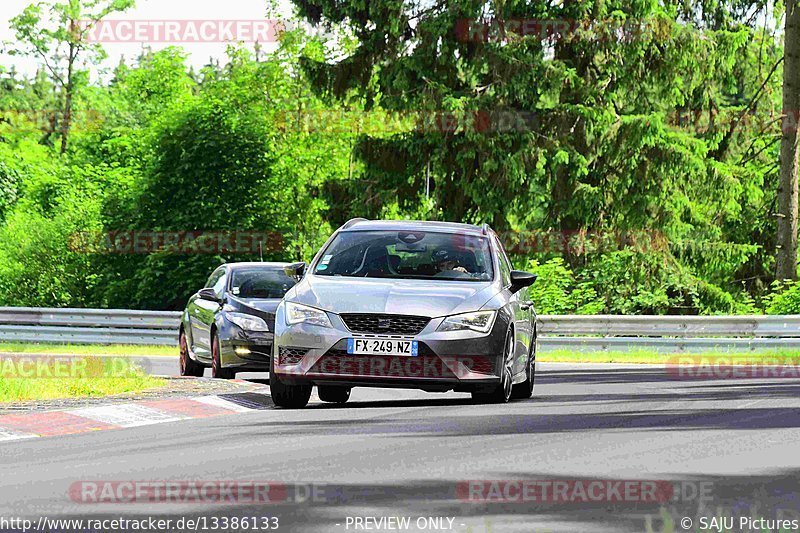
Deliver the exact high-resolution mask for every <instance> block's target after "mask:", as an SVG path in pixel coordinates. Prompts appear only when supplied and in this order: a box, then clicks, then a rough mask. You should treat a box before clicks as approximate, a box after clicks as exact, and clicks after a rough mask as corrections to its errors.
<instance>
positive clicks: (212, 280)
mask: <svg viewBox="0 0 800 533" xmlns="http://www.w3.org/2000/svg"><path fill="white" fill-rule="evenodd" d="M223 274H225V269H222V268H221V269H219V270H215V271H214V272H213V273H212V274H211V275H210V276H209V277H208V281H206V284H205V286H204V287H203V288H204V289H210V288H212V287H214V286H216V284H217V282H218V281H219V278H221V277H222V275H223ZM215 290H216V289H215Z"/></svg>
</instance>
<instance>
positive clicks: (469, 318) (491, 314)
mask: <svg viewBox="0 0 800 533" xmlns="http://www.w3.org/2000/svg"><path fill="white" fill-rule="evenodd" d="M496 316H497V311H475V312H474V313H464V314H461V315H453V316H448V317H447V318H445V319H444V321H443V322H442V324H441V325H440V326H439V328H438V329H437V331H463V330H472V331H477V332H479V333H489V331H490V330H491V329H492V326H493V325H494V319H495V317H496Z"/></svg>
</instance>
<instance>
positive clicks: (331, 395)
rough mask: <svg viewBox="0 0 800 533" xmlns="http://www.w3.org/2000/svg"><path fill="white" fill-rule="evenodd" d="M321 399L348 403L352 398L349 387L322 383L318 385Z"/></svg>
mask: <svg viewBox="0 0 800 533" xmlns="http://www.w3.org/2000/svg"><path fill="white" fill-rule="evenodd" d="M317 392H318V393H319V399H320V400H322V401H323V402H329V403H347V400H349V399H350V389H349V388H348V387H337V386H335V385H320V386H319V387H317Z"/></svg>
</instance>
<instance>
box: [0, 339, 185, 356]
mask: <svg viewBox="0 0 800 533" xmlns="http://www.w3.org/2000/svg"><path fill="white" fill-rule="evenodd" d="M3 353H18V354H26V353H37V354H40V353H41V354H47V355H115V356H126V355H132V356H171V357H177V356H178V346H177V343H176V344H175V346H130V345H125V344H111V345H105V344H98V345H94V344H39V343H32V342H2V343H0V354H3Z"/></svg>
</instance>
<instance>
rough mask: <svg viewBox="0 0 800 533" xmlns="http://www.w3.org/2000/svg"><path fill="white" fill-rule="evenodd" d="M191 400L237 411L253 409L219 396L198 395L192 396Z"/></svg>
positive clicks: (244, 411)
mask: <svg viewBox="0 0 800 533" xmlns="http://www.w3.org/2000/svg"><path fill="white" fill-rule="evenodd" d="M192 400H194V401H196V402H201V403H206V404H208V405H213V406H214V407H222V408H223V409H228V410H229V411H236V412H237V413H249V412H250V411H253V409H249V408H247V407H244V406H241V405H239V404H237V403H234V402H230V401H228V400H226V399H224V398H220V397H219V396H198V397H196V398H192Z"/></svg>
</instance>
